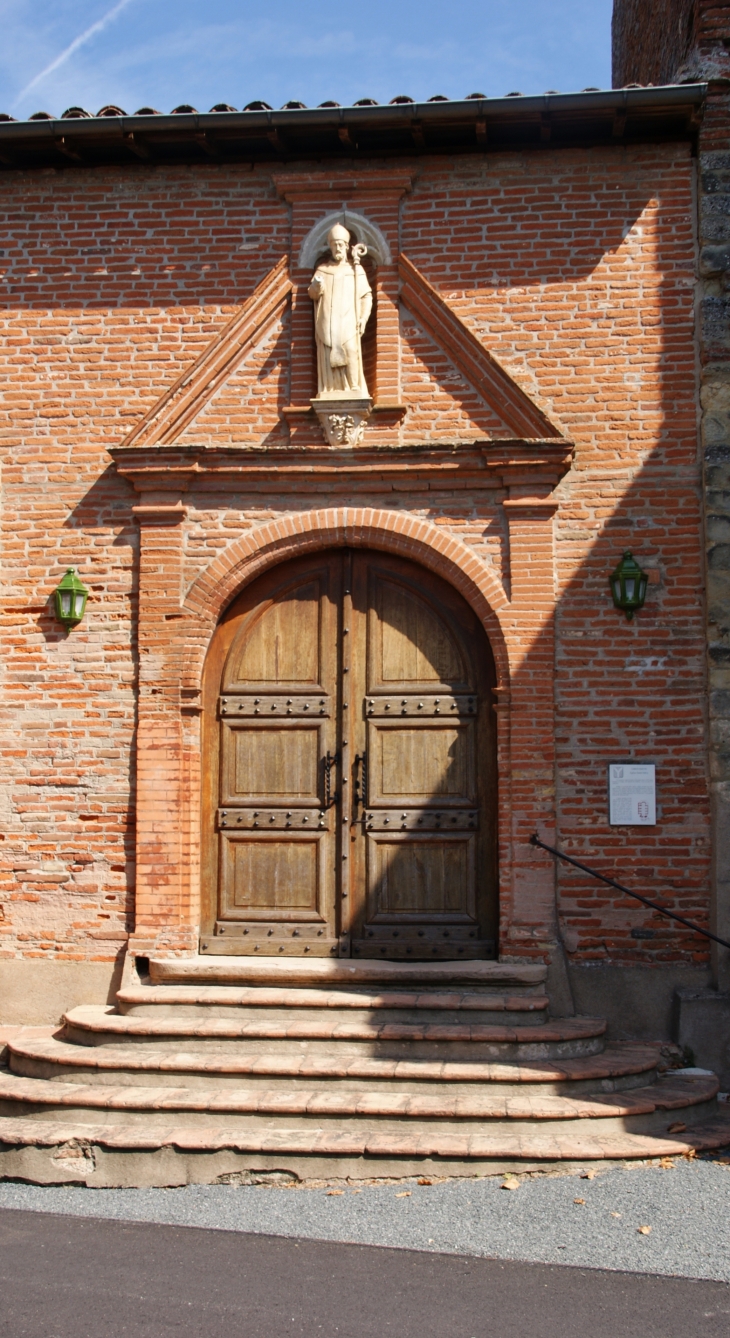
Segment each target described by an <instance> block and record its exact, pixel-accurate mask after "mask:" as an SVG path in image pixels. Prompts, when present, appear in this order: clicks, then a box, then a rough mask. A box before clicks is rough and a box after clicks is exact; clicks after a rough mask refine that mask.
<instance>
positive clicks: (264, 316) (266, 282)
mask: <svg viewBox="0 0 730 1338" xmlns="http://www.w3.org/2000/svg"><path fill="white" fill-rule="evenodd" d="M291 290H292V283H291V279H290V278H289V265H288V261H287V257H286V256H282V258H281V260H280V261H279V262H278V264H276V265H274V267H273V269H271V270H270V271H269V273H268V274H267V275H266V278H265V279H263V280H262V282H261V283H260V284H259V285H258V287H257V288H256V289H255V290H254V292H253V293H252V294H251V296H250V297H249V298H248V299H247V300H246V301H245V302H244V304H243V306H242V307H241V309H240V311H238V312H236V315H235V316H233V318H232V319H231V320H230V321H228V323H227V325H225V326H224V327H223V329H222V330H221V331H220V333H219V334H217V335H216V337H215V338H214V339H213V341H212V343H210V344H209V345H208V347H207V348H206V349H205V350H204V351H203V353H202V354H201V355H200V357H199V358H197V359H196V360H195V362H194V363H193V364H192V366H191V367H187V368H186V369H185V371H184V372H183V373H182V375H181V376H179V377H178V378H177V380H176V381H175V382H174V383H173V384H172V385H171V386H170V388H169V390H166V391H165V393H164V395H161V396H160V398H159V400H158V401H157V403H156V404H154V405H153V406H152V408H151V409H150V410H149V412H148V413H146V414H145V416H144V418H143V419H142V422H141V423H139V424H138V426H137V427H135V428H134V429H133V431H132V432H130V433H129V435H128V437H126V439H125V441H124V443H123V445H124V446H125V447H127V446H139V447H141V446H166V445H170V444H171V443H172V442H174V441H175V440H176V439H177V437H179V436H180V434H181V432H183V431H184V430H185V428H186V427H187V426H188V425H189V424H190V423H191V422H192V421H193V419H194V418H196V417H197V415H198V414H199V413H200V411H201V409H202V408H204V406H205V405H206V404H207V403H208V401H209V400H210V399H212V397H213V395H214V394H215V393H216V391H217V390H219V389H220V387H221V386H222V385H223V383H224V381H226V380H227V379H228V377H229V376H231V375H232V373H233V372H235V370H236V368H237V367H238V366H239V364H240V363H241V362H242V361H243V359H244V358H245V356H246V354H247V353H248V351H249V350H250V348H251V347H252V345H253V344H254V343H255V341H256V340H258V339H259V338H260V337H261V336H262V335H263V334H265V333H266V330H267V329H268V327H269V326H270V325H271V324H272V323H273V322H274V321H275V320H276V319H277V318H278V317H279V316H280V315H281V313H282V311H283V309H284V307H285V305H286V303H287V301H288V299H289V295H290V293H291Z"/></svg>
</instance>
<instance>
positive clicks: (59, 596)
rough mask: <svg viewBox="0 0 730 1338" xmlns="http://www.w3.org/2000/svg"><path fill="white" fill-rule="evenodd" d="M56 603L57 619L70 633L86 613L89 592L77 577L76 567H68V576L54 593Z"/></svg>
mask: <svg viewBox="0 0 730 1338" xmlns="http://www.w3.org/2000/svg"><path fill="white" fill-rule="evenodd" d="M53 598H54V599H55V601H56V617H57V618H58V621H59V622H60V623H63V625H64V627H65V628H66V630H67V631H68V629H69V628H70V627H75V626H76V624H77V623H80V622H81V619H82V618H83V616H84V614H85V612H86V601H87V599H88V598H89V592H88V590H87V588H86V586H85V585H84V583H83V581H82V580H80V578H79V577H78V576H77V575H76V569H75V567H68V568H67V570H66V575H65V576H64V577H63V579H62V580H61V581H59V583H58V585H57V586H56V589H55V590H54V592H53Z"/></svg>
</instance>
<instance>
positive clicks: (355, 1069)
mask: <svg viewBox="0 0 730 1338" xmlns="http://www.w3.org/2000/svg"><path fill="white" fill-rule="evenodd" d="M658 1057H659V1049H658V1046H654V1045H646V1044H640V1043H631V1042H625V1041H623V1042H614V1043H613V1044H610V1045H607V1046H606V1048H605V1049H604V1050H603V1051H602V1052H601V1053H600V1054H597V1055H592V1056H587V1057H578V1058H566V1059H530V1060H521V1061H515V1062H513V1063H504V1062H501V1061H497V1062H489V1061H486V1062H484V1061H480V1060H478V1059H477V1060H474V1059H472V1060H471V1061H470V1062H468V1063H463V1062H452V1061H444V1060H423V1059H421V1060H419V1059H383V1058H373V1057H369V1056H362V1055H358V1056H352V1055H344V1054H342V1053H340V1052H337V1053H332V1052H331V1051H330V1052H325V1053H323V1054H315V1055H312V1054H286V1053H284V1054H280V1053H271V1051H269V1052H267V1053H264V1054H243V1055H241V1054H230V1053H221V1052H220V1051H218V1050H216V1049H215V1048H209V1049H208V1050H206V1051H203V1052H201V1051H199V1050H191V1049H187V1048H185V1047H184V1046H183V1045H182V1044H181V1045H180V1047H179V1048H174V1047H172V1046H164V1047H158V1048H154V1047H147V1046H145V1047H142V1046H138V1045H132V1046H125V1045H121V1044H117V1045H109V1046H104V1045H96V1046H86V1045H71V1044H69V1043H68V1042H67V1041H64V1040H63V1039H60V1038H59V1037H58V1036H52V1035H46V1036H44V1037H37V1036H17V1037H15V1038H13V1039H12V1040H10V1041H9V1044H8V1062H9V1065H10V1068H11V1071H12V1072H13V1073H15V1074H18V1075H20V1076H25V1077H31V1078H48V1079H51V1080H59V1081H64V1080H70V1081H74V1082H79V1083H104V1084H115V1083H124V1084H128V1085H131V1084H141V1085H147V1084H149V1083H150V1082H154V1083H155V1084H156V1085H174V1086H185V1087H192V1086H200V1087H210V1086H211V1084H215V1085H216V1086H217V1087H222V1086H241V1085H244V1084H245V1085H246V1086H249V1087H250V1086H256V1087H267V1088H270V1087H274V1086H275V1087H291V1086H292V1085H293V1084H299V1083H304V1084H311V1083H312V1082H317V1083H326V1084H328V1085H330V1086H332V1087H333V1088H337V1087H339V1086H346V1087H348V1088H354V1089H356V1090H358V1091H377V1090H380V1089H382V1088H383V1087H384V1086H387V1085H388V1084H391V1083H394V1084H397V1088H398V1091H399V1092H401V1093H402V1092H433V1091H434V1090H438V1089H439V1088H442V1087H444V1086H448V1087H449V1089H450V1090H451V1091H456V1092H459V1093H464V1094H465V1093H468V1092H469V1091H471V1090H472V1089H473V1087H474V1085H475V1084H490V1085H493V1086H495V1087H496V1088H498V1089H499V1091H500V1092H502V1093H503V1094H505V1095H507V1094H514V1095H519V1094H520V1093H521V1092H522V1091H523V1090H524V1089H525V1088H532V1087H537V1088H538V1089H539V1090H540V1091H541V1092H543V1093H554V1094H556V1095H574V1094H580V1095H583V1094H585V1093H589V1092H594V1091H596V1090H598V1091H600V1092H610V1091H624V1090H629V1089H631V1088H634V1087H639V1086H644V1085H646V1083H647V1082H651V1081H652V1080H653V1079H654V1078H655V1076H656V1065H657V1060H658Z"/></svg>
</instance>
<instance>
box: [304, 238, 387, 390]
mask: <svg viewBox="0 0 730 1338" xmlns="http://www.w3.org/2000/svg"><path fill="white" fill-rule="evenodd" d="M327 241H328V243H329V248H330V251H331V253H332V259H331V260H326V261H324V263H323V264H321V265H319V266H318V267H317V269H316V271H315V274H314V278H313V279H312V282H311V284H310V285H309V296H310V297H311V299H312V301H313V302H314V303H315V307H314V329H315V338H316V341H317V384H318V399H319V400H320V401H322V400H329V399H335V400H338V399H341V400H367V399H368V398H369V396H368V388H367V385H366V383H365V375H364V372H363V367H362V334H363V330H364V329H365V326H366V325H367V323H368V318H369V316H370V312H371V310H372V305H373V294H372V290H371V288H370V284H369V283H368V279H367V275H366V273H365V270H364V269H363V267H362V264H361V263H360V262H361V260H362V258H363V256H364V255H366V254H367V247H365V246H361V245H355V246H353V247H352V248H350V241H351V238H350V234H349V232H348V230H347V228H345V227H343V226H342V224H341V223H335V225H334V227H333V228H330V230H329V233H328V234H327ZM348 251H349V252H350V255H351V257H352V258H351V259H350V258H349V257H348Z"/></svg>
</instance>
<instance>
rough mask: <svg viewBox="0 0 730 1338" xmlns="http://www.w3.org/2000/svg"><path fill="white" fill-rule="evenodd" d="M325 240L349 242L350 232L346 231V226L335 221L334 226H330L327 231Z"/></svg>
mask: <svg viewBox="0 0 730 1338" xmlns="http://www.w3.org/2000/svg"><path fill="white" fill-rule="evenodd" d="M327 241H328V242H347V243H348V244H349V241H350V234H349V232H348V231H347V228H345V227H343V226H342V224H341V223H335V225H334V227H332V228H330V230H329V232H328V233H327Z"/></svg>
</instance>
